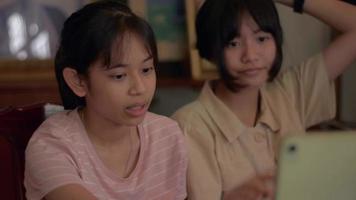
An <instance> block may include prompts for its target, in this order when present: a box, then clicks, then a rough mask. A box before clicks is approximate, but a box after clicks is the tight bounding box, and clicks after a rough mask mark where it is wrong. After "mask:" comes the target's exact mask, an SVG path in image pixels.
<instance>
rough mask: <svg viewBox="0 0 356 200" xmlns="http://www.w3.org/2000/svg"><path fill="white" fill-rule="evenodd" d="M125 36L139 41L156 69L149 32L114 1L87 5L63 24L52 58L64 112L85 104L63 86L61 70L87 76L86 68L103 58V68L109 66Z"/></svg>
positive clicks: (146, 24) (129, 12)
mask: <svg viewBox="0 0 356 200" xmlns="http://www.w3.org/2000/svg"><path fill="white" fill-rule="evenodd" d="M128 33H133V34H135V35H137V36H138V37H140V38H141V39H142V40H143V42H144V43H145V47H146V49H147V51H148V53H149V54H150V56H152V57H153V63H154V65H155V66H156V64H157V62H158V58H157V47H156V40H155V37H154V33H153V30H152V29H151V27H150V25H149V24H148V23H147V22H146V21H145V20H143V19H142V18H140V17H138V16H137V15H135V14H134V13H133V12H132V11H131V10H130V8H128V7H127V6H126V5H124V4H122V3H119V2H118V1H114V0H102V1H96V2H94V3H90V4H87V5H86V6H84V7H83V8H81V9H80V10H78V11H76V12H75V13H73V14H72V15H71V16H70V17H69V18H68V19H67V20H66V21H65V22H64V26H63V29H62V32H61V39H60V44H59V48H58V51H57V54H56V56H55V73H56V78H57V82H58V86H59V92H60V95H61V99H62V103H63V106H64V108H65V109H74V108H76V107H78V106H85V105H86V102H85V98H84V97H78V96H77V95H76V94H75V93H74V92H73V91H72V90H71V89H70V87H69V86H68V85H67V83H66V82H65V80H64V77H63V69H64V68H66V67H69V68H72V69H75V70H76V71H77V73H78V74H79V75H87V72H88V68H89V67H90V66H91V64H93V63H94V62H95V61H97V60H98V59H103V63H104V65H105V66H106V67H109V65H110V62H111V50H112V46H113V44H114V43H115V41H116V40H118V41H119V48H120V46H122V45H121V44H122V42H123V40H124V37H125V35H126V34H128ZM116 44H117V43H116ZM120 51H121V52H123V51H124V50H123V49H121V50H120Z"/></svg>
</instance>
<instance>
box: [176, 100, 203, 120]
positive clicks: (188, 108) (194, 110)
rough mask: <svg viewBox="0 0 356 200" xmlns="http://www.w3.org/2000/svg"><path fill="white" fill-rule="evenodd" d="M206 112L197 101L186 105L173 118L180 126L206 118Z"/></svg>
mask: <svg viewBox="0 0 356 200" xmlns="http://www.w3.org/2000/svg"><path fill="white" fill-rule="evenodd" d="M205 113H206V110H205V108H204V106H203V105H202V104H201V102H200V101H198V100H195V101H193V102H191V103H189V104H186V105H184V106H182V107H181V108H179V109H178V110H177V111H176V112H174V113H173V115H172V118H173V119H175V120H177V121H178V123H179V124H181V123H184V124H185V123H186V122H192V121H195V120H197V119H199V118H201V117H202V116H204V115H205Z"/></svg>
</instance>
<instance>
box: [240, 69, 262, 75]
mask: <svg viewBox="0 0 356 200" xmlns="http://www.w3.org/2000/svg"><path fill="white" fill-rule="evenodd" d="M263 69H264V68H254V69H247V70H244V71H240V72H239V73H240V74H244V75H247V76H255V75H257V74H258V73H260V71H262V70H263Z"/></svg>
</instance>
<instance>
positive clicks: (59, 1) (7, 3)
mask: <svg viewBox="0 0 356 200" xmlns="http://www.w3.org/2000/svg"><path fill="white" fill-rule="evenodd" d="M88 2H90V0H1V2H0V13H1V15H0V81H16V80H21V81H26V80H51V79H54V73H53V58H54V55H55V52H56V51H57V47H58V40H59V36H60V31H61V29H62V25H63V23H64V21H65V19H66V18H67V17H68V16H69V15H70V14H71V13H72V12H74V11H75V10H77V9H78V8H80V7H82V6H83V5H84V4H86V3H88Z"/></svg>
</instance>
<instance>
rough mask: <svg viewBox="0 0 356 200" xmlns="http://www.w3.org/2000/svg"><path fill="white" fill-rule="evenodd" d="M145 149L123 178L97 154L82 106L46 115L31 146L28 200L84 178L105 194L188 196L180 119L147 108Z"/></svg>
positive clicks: (107, 197)
mask: <svg viewBox="0 0 356 200" xmlns="http://www.w3.org/2000/svg"><path fill="white" fill-rule="evenodd" d="M138 128H139V137H140V144H141V148H140V154H139V158H138V161H137V165H136V167H135V168H134V170H133V171H132V173H131V174H130V175H129V177H127V178H120V177H118V176H117V175H116V174H114V173H113V172H112V171H110V170H109V169H108V168H106V167H105V166H104V164H103V162H102V161H101V160H100V158H99V157H98V155H97V153H96V151H95V150H94V147H93V145H92V143H91V142H90V140H89V138H88V136H87V134H86V132H85V129H84V127H83V124H82V122H81V120H80V118H79V116H78V112H77V110H74V111H64V112H61V113H58V114H55V115H53V116H52V117H50V118H49V119H47V120H46V121H45V122H44V123H43V124H42V125H41V126H40V127H39V128H38V130H37V131H36V132H35V133H34V135H33V136H32V138H31V140H30V142H29V144H28V146H27V149H26V167H25V187H26V191H27V192H26V196H27V199H28V200H40V199H42V198H43V197H44V196H45V195H47V194H48V193H49V192H51V191H52V190H53V189H55V188H58V187H60V186H63V185H66V184H72V183H75V184H80V185H82V186H83V187H85V188H86V189H87V190H88V191H90V192H91V193H92V194H93V195H95V196H96V197H97V199H100V200H118V199H119V200H121V199H133V200H141V199H149V200H153V199H165V200H166V199H167V200H168V199H177V200H178V199H184V198H185V197H186V168H187V156H186V147H185V144H184V139H183V135H182V132H181V130H180V128H179V127H178V125H177V123H176V122H175V121H173V120H171V119H169V118H167V117H164V116H160V115H156V114H153V113H147V115H146V117H145V119H144V121H143V122H142V123H141V124H140V125H139V127H138Z"/></svg>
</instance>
